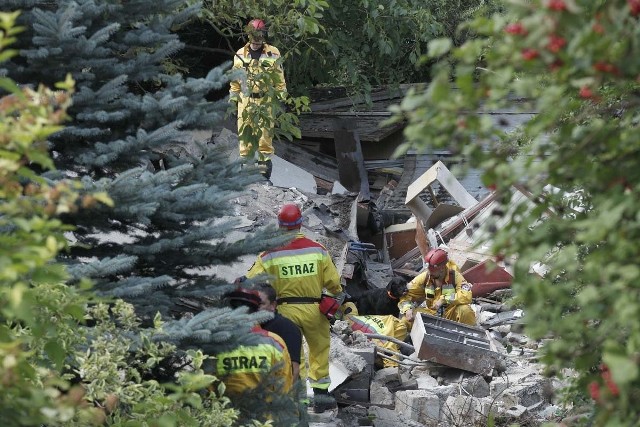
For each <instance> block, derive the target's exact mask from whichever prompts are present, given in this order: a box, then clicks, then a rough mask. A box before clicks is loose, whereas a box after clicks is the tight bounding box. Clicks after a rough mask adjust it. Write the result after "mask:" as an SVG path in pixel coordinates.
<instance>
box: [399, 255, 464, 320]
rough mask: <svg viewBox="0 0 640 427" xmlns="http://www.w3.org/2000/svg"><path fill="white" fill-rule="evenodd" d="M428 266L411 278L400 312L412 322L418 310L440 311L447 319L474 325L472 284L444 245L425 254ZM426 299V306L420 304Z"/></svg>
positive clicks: (423, 311) (425, 311) (438, 312)
mask: <svg viewBox="0 0 640 427" xmlns="http://www.w3.org/2000/svg"><path fill="white" fill-rule="evenodd" d="M424 261H425V263H426V265H427V269H426V270H425V271H423V272H422V273H420V274H418V275H417V276H416V277H415V278H414V279H413V280H412V281H411V282H409V285H408V288H409V292H408V293H407V294H406V295H405V296H403V297H401V298H400V302H399V303H398V308H399V309H400V315H401V316H404V318H405V319H406V320H408V321H410V322H412V321H413V319H414V317H415V312H416V311H418V312H422V313H428V314H432V315H437V314H440V315H442V316H443V317H445V318H446V319H449V320H453V321H455V322H460V323H465V324H467V325H472V326H475V324H476V314H475V312H474V311H473V309H472V308H471V306H470V305H469V304H471V298H472V294H471V287H472V286H471V284H470V283H467V281H466V280H465V278H464V276H463V275H462V273H460V269H459V268H458V266H457V265H456V263H455V262H453V261H451V260H449V256H448V255H447V252H445V250H444V249H441V248H436V249H430V250H429V252H427V254H426V255H425V257H424ZM423 301H424V302H425V305H426V307H420V308H418V305H419V304H420V303H422V302H423Z"/></svg>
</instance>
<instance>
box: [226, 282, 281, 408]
mask: <svg viewBox="0 0 640 427" xmlns="http://www.w3.org/2000/svg"><path fill="white" fill-rule="evenodd" d="M227 299H228V300H229V301H230V303H231V306H232V307H234V308H235V307H238V306H240V305H244V306H247V307H249V310H250V312H255V311H257V309H258V307H259V305H260V296H259V294H258V291H255V290H248V289H243V288H238V289H237V290H236V291H233V292H231V293H229V294H228V295H227ZM251 334H252V335H253V337H252V340H251V345H243V346H239V347H236V348H235V349H233V350H230V351H227V352H223V353H219V354H217V355H216V362H215V372H216V375H217V376H218V378H219V379H220V380H221V381H222V382H224V384H225V387H226V393H227V394H229V395H230V396H234V395H239V394H241V393H242V392H244V391H246V390H249V389H254V388H256V387H257V386H258V385H259V384H260V383H261V382H262V381H263V380H264V379H265V376H266V375H269V374H271V375H275V376H276V377H278V378H280V379H281V380H282V383H281V384H282V390H274V391H276V392H283V393H287V392H288V391H289V390H290V389H291V386H292V385H293V374H292V367H291V359H290V357H289V352H288V351H287V346H286V345H285V343H284V341H283V340H282V338H281V337H280V336H278V335H277V334H274V333H272V332H269V331H267V330H265V329H262V327H261V326H260V325H255V326H254V327H253V328H252V329H251Z"/></svg>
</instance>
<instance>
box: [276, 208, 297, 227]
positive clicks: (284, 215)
mask: <svg viewBox="0 0 640 427" xmlns="http://www.w3.org/2000/svg"><path fill="white" fill-rule="evenodd" d="M278 224H279V225H280V227H284V228H286V229H287V230H295V229H296V228H300V226H301V225H302V212H300V208H299V207H298V205H296V204H295V203H287V204H286V205H284V206H283V207H282V208H280V212H278Z"/></svg>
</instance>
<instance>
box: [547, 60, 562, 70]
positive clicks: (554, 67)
mask: <svg viewBox="0 0 640 427" xmlns="http://www.w3.org/2000/svg"><path fill="white" fill-rule="evenodd" d="M563 65H564V62H563V61H562V59H560V58H556V60H555V61H553V62H552V63H551V64H549V69H550V70H551V71H558V70H559V69H560V67H562V66H563Z"/></svg>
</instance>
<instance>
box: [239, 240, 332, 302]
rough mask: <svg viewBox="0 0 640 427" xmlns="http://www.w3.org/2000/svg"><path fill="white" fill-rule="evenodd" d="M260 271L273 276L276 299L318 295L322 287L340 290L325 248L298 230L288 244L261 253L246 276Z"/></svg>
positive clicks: (252, 275) (328, 289)
mask: <svg viewBox="0 0 640 427" xmlns="http://www.w3.org/2000/svg"><path fill="white" fill-rule="evenodd" d="M260 274H267V275H268V276H270V277H271V278H273V279H274V280H273V281H272V285H273V287H274V288H275V289H276V293H277V294H278V298H288V297H310V298H320V295H321V294H322V289H323V288H326V289H327V291H329V292H330V293H332V294H334V295H336V294H338V293H340V292H342V285H341V284H340V275H339V274H338V270H337V269H336V266H335V264H334V263H333V260H332V259H331V255H329V252H328V251H327V249H326V248H325V247H324V246H322V245H321V244H320V243H318V242H315V241H313V240H311V239H308V238H306V237H305V236H304V234H302V233H297V234H296V237H295V238H294V240H293V241H292V242H291V243H289V244H288V245H285V246H282V247H280V248H277V249H274V250H272V251H267V252H263V253H261V254H260V255H259V256H258V259H257V260H256V262H255V263H254V264H253V266H252V267H251V268H250V269H249V271H248V272H247V277H255V276H258V275H260Z"/></svg>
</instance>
